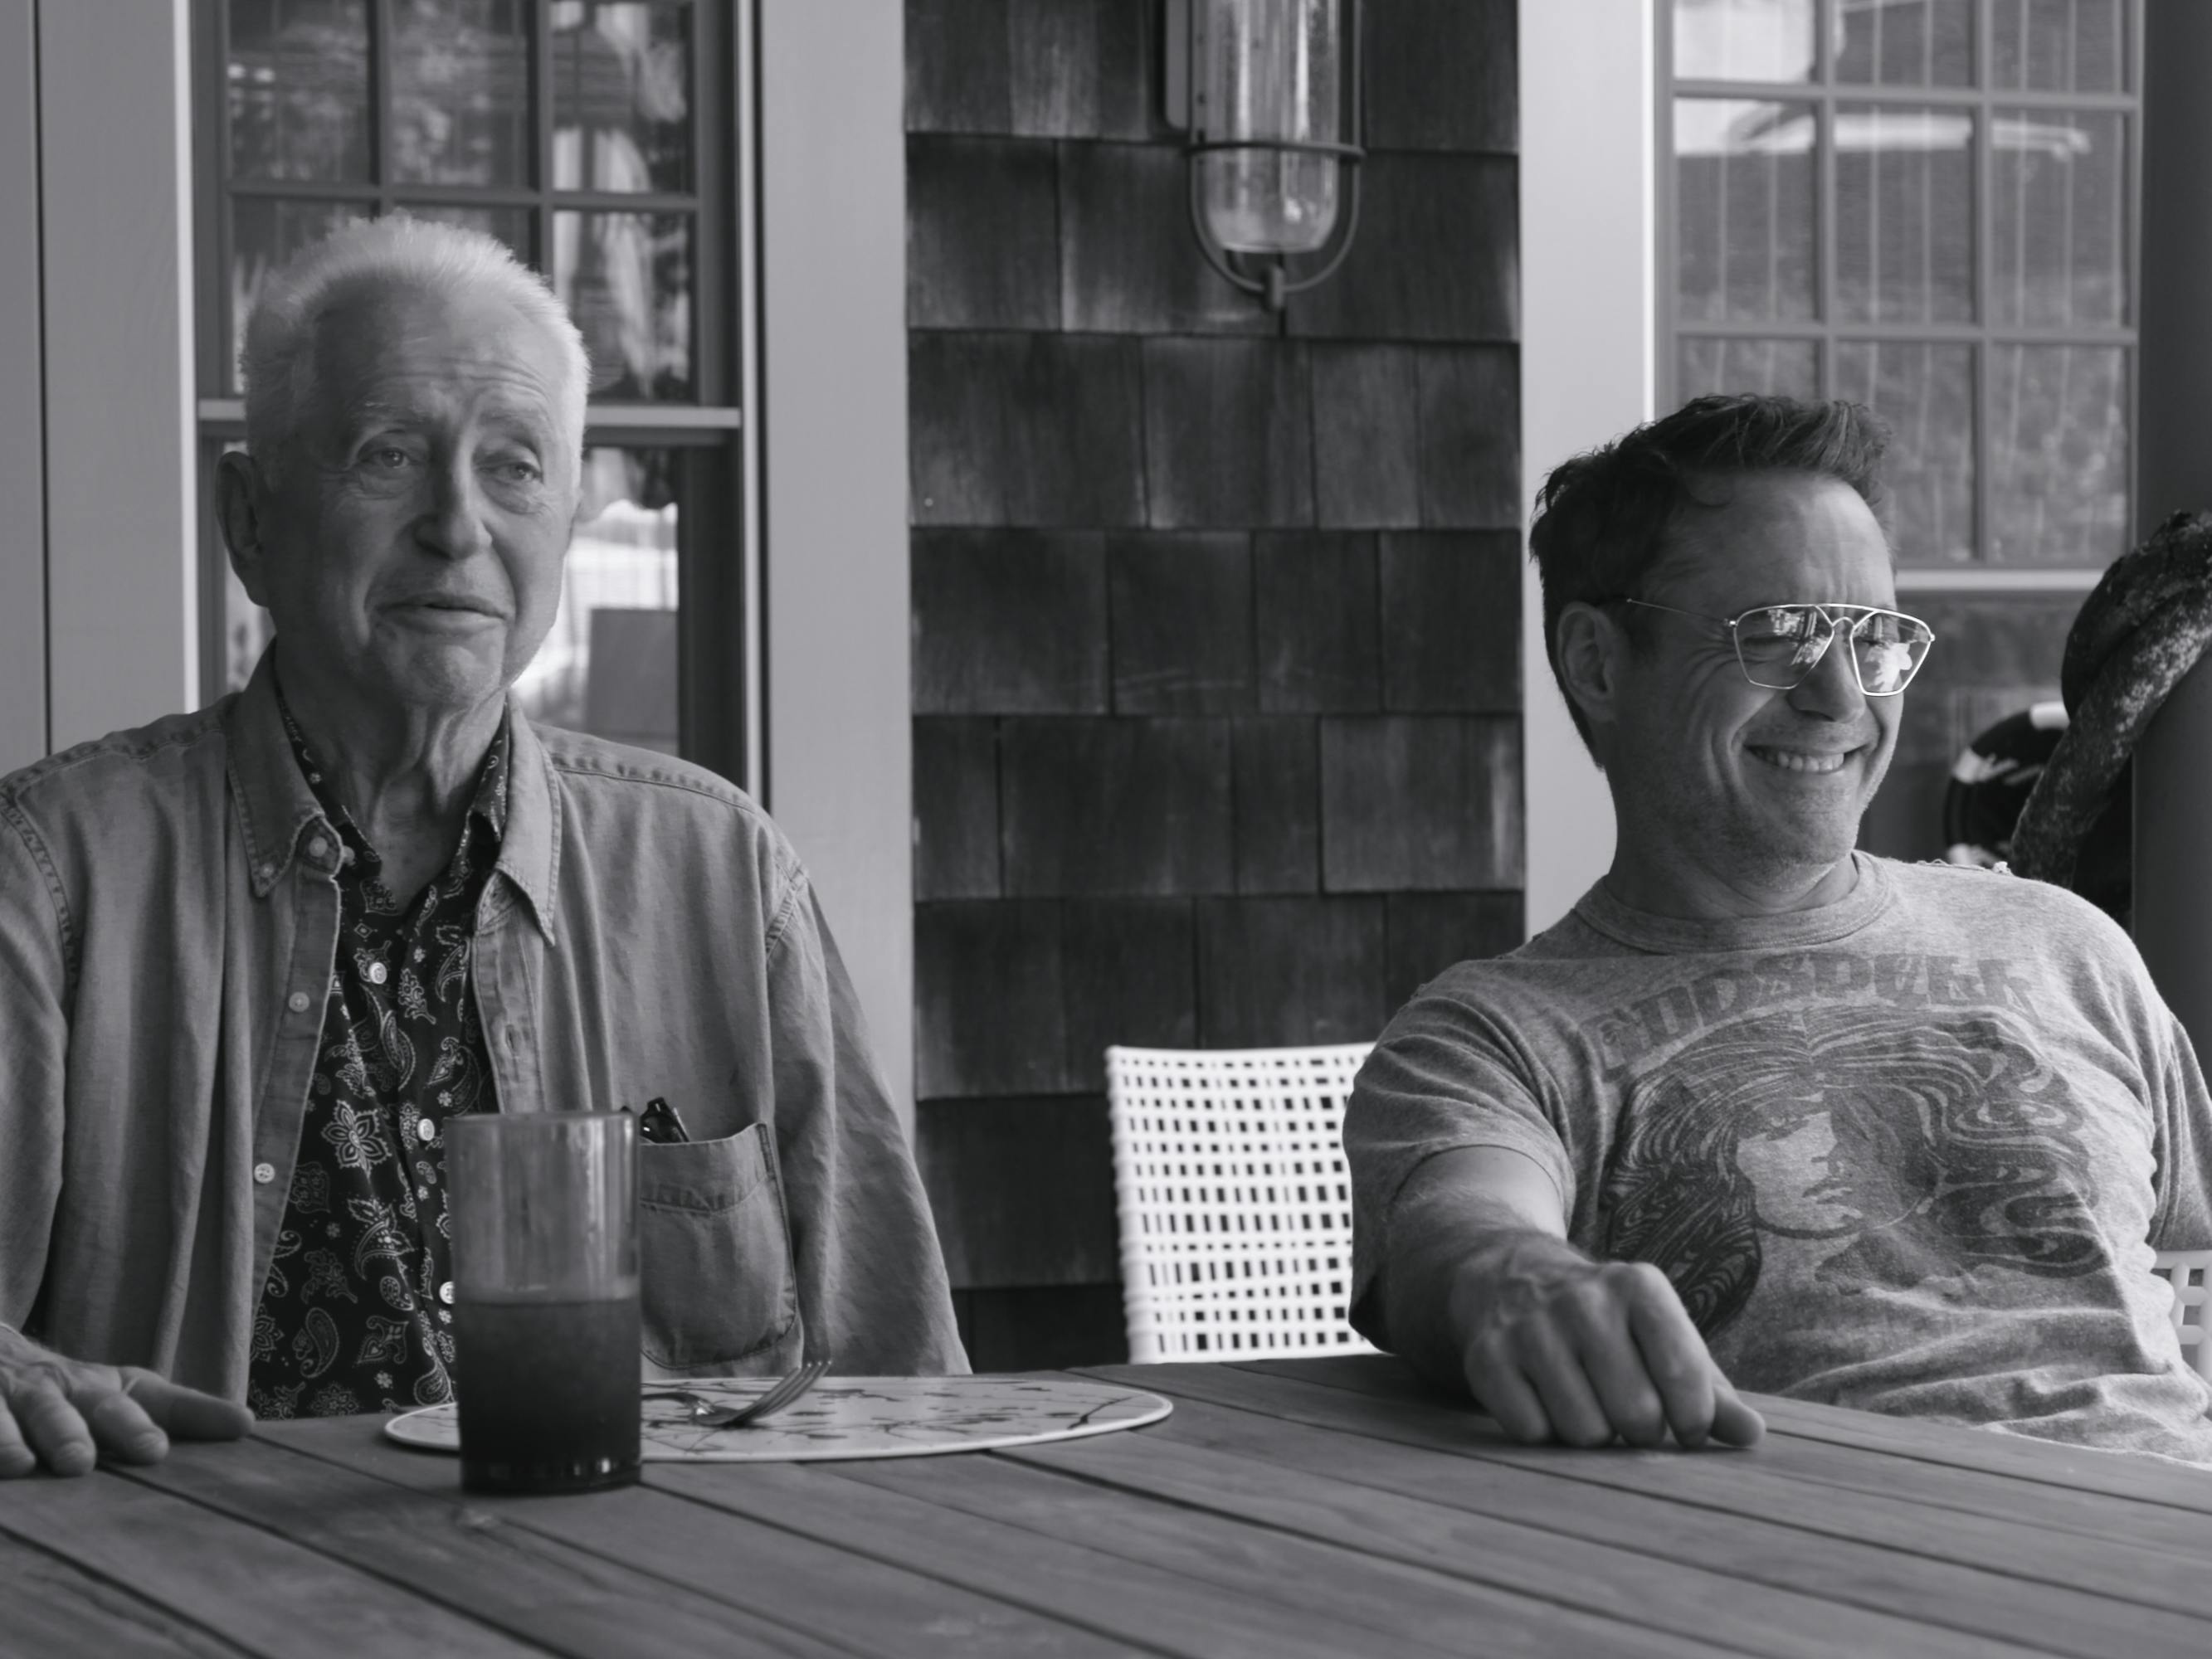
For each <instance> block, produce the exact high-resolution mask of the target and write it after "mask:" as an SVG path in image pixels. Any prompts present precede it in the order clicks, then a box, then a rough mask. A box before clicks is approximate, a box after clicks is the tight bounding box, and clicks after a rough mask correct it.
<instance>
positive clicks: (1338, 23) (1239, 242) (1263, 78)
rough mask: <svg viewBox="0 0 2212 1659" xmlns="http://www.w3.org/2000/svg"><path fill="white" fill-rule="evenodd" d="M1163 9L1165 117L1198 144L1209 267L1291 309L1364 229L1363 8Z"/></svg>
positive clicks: (1287, 0) (1285, 2) (1199, 203)
mask: <svg viewBox="0 0 2212 1659" xmlns="http://www.w3.org/2000/svg"><path fill="white" fill-rule="evenodd" d="M1166 7H1167V15H1166V27H1165V29H1164V32H1163V33H1164V44H1165V46H1166V57H1167V63H1166V76H1165V92H1166V100H1165V101H1166V105H1167V110H1166V119H1167V123H1168V125H1170V126H1171V127H1174V128H1176V129H1177V130H1179V131H1182V133H1184V134H1185V135H1186V137H1187V140H1188V142H1187V143H1185V144H1184V146H1183V154H1184V155H1186V156H1187V157H1188V159H1189V166H1190V222H1191V228H1192V230H1193V231H1194V233H1195V234H1197V237H1198V245H1199V247H1200V249H1201V250H1202V251H1203V252H1205V254H1206V263H1207V264H1210V265H1212V267H1213V268H1214V270H1218V272H1220V273H1221V275H1222V276H1224V277H1225V278H1226V279H1227V280H1228V281H1230V282H1231V283H1235V284H1236V285H1237V287H1238V288H1241V289H1243V290H1244V291H1245V292H1246V293H1248V294H1255V295H1259V296H1260V297H1261V299H1262V300H1264V301H1266V302H1267V308H1268V309H1269V310H1270V311H1280V310H1281V309H1282V308H1283V304H1284V301H1286V300H1287V299H1288V298H1289V297H1290V296H1291V295H1293V294H1296V293H1297V292H1299V291H1300V290H1301V289H1309V288H1311V287H1313V286H1314V284H1315V283H1320V282H1322V281H1324V280H1326V279H1327V278H1328V276H1329V274H1330V273H1331V272H1332V271H1334V270H1335V269H1336V268H1337V266H1339V265H1340V264H1343V263H1344V256H1345V255H1346V253H1347V252H1350V251H1351V247H1352V237H1353V235H1354V234H1357V232H1358V228H1359V162H1360V161H1362V160H1363V159H1364V156H1365V155H1366V151H1365V150H1364V149H1362V148H1361V144H1362V141H1363V140H1364V137H1365V128H1364V118H1363V112H1362V109H1361V99H1360V76H1359V42H1360V29H1359V21H1360V20H1359V11H1360V0H1166ZM1294 257H1296V258H1303V259H1304V260H1306V261H1308V263H1307V264H1305V266H1304V269H1303V270H1298V271H1295V272H1294V271H1293V270H1292V269H1291V264H1290V262H1291V259H1292V258H1294Z"/></svg>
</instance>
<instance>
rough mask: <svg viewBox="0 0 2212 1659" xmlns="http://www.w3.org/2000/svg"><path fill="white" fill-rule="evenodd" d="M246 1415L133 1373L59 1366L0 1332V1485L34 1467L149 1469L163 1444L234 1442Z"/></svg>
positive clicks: (247, 1423)
mask: <svg viewBox="0 0 2212 1659" xmlns="http://www.w3.org/2000/svg"><path fill="white" fill-rule="evenodd" d="M252 1426H253V1413H251V1412H249V1411H247V1410H246V1407H243V1406H241V1405H239V1404H237V1403H236V1402H234V1401H228V1400H218V1399H216V1397H215V1396H214V1395H210V1394H202V1393H200V1392H199V1391H198V1390H197V1389H186V1388H180V1387H179V1386H178V1385H177V1384H176V1383H170V1382H167V1381H165V1380H164V1379H163V1378H162V1377H161V1376H159V1375H157V1374H156V1373H155V1372H153V1371H149V1370H143V1368H141V1367H139V1366H137V1365H123V1366H116V1365H94V1364H87V1363H86V1362H84V1361H82V1360H77V1359H68V1358H64V1357H63V1356H62V1355H60V1354H58V1353H56V1352H53V1350H52V1349H51V1348H42V1347H40V1346H39V1345H38V1344H37V1343H35V1342H33V1341H32V1340H31V1339H30V1338H28V1337H27V1336H25V1335H24V1334H22V1333H21V1332H20V1331H16V1330H14V1329H11V1328H9V1327H7V1326H4V1325H0V1480H7V1479H12V1478H13V1477H15V1476H17V1475H24V1474H30V1473H31V1472H32V1470H33V1469H35V1468H39V1467H40V1465H41V1464H43V1465H45V1467H46V1468H49V1469H51V1470H52V1471H53V1473H55V1474H84V1473H85V1472H86V1471H87V1470H88V1469H90V1468H92V1466H93V1465H94V1462H112V1463H152V1462H159V1461H160V1459H161V1455H163V1454H164V1453H165V1452H167V1450H168V1449H169V1440H170V1437H172V1436H174V1437H176V1438H178V1439H179V1440H235V1439H237V1438H238V1437H240V1436H241V1435H243V1434H245V1433H246V1431H248V1430H250V1429H251V1428H252Z"/></svg>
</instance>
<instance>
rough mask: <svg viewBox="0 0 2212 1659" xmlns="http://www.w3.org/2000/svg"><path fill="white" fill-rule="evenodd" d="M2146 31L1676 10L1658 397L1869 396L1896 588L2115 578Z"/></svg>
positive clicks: (1795, 4) (1701, 7) (2072, 18)
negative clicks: (1993, 579)
mask: <svg viewBox="0 0 2212 1659" xmlns="http://www.w3.org/2000/svg"><path fill="white" fill-rule="evenodd" d="M2138 18H2139V3H2138V0H1786V3H1785V0H1673V4H1672V8H1671V26H1670V27H1668V29H1667V31H1666V32H1665V33H1664V35H1663V36H1662V38H1663V39H1664V40H1667V41H1668V43H1669V44H1670V46H1671V50H1672V53H1673V57H1672V61H1671V63H1670V64H1668V70H1667V81H1666V84H1665V85H1664V86H1663V87H1662V88H1661V90H1662V94H1663V95H1664V96H1665V97H1666V98H1667V99H1668V107H1670V108H1671V110H1672V112H1673V119H1672V123H1671V129H1672V143H1673V146H1674V153H1673V155H1672V156H1671V157H1670V158H1669V161H1668V166H1667V167H1665V168H1664V169H1662V179H1663V180H1664V181H1665V183H1666V186H1667V188H1666V189H1665V191H1663V196H1664V200H1663V201H1662V212H1661V216H1660V235H1661V240H1662V246H1661V250H1660V252H1661V255H1662V260H1661V269H1662V270H1668V271H1670V272H1671V273H1672V281H1671V284H1670V287H1669V289H1668V292H1667V293H1666V295H1664V297H1663V299H1662V314H1661V319H1660V321H1661V326H1662V337H1663V339H1664V349H1662V357H1661V361H1662V363H1663V364H1664V365H1665V366H1666V370H1667V372H1668V373H1669V374H1671V375H1672V376H1673V384H1672V386H1671V387H1670V388H1669V390H1670V392H1671V394H1672V395H1671V398H1670V402H1672V403H1680V402H1682V401H1685V400H1686V399H1688V398H1693V397H1698V396H1702V395H1705V394H1707V393H1711V392H1732V391H1735V392H1796V393H1801V394H1811V395H1815V396H1823V397H1840V398H1853V399H1856V400H1857V401H1861V402H1863V403H1865V404H1868V405H1869V406H1870V407H1871V408H1873V409H1874V410H1875V412H1876V413H1878V414H1880V415H1881V416H1882V417H1883V418H1884V420H1885V421H1886V422H1887V423H1888V425H1889V427H1890V429H1891V432H1892V435H1893V445H1892V448H1891V451H1890V456H1889V464H1888V465H1889V475H1890V494H1891V502H1890V509H1889V511H1890V520H1889V523H1890V530H1891V532H1892V535H1893V538H1894V540H1895V543H1896V547H1897V551H1898V556H1899V561H1900V562H1901V564H1902V565H1903V566H1905V568H1907V569H1908V570H1909V569H1911V568H1915V567H1921V568H1957V567H1961V566H1978V567H1984V568H1986V569H1987V570H1989V571H1990V572H1991V573H2000V572H2002V571H2004V570H2006V569H2011V568H2021V569H2027V568H2037V569H2040V570H2046V571H2047V570H2050V569H2054V568H2057V569H2064V570H2070V571H2076V572H2081V573H2090V572H2093V571H2095V570H2096V569H2098V568H2101V567H2102V566H2104V565H2105V564H2106V563H2108V562H2111V560H2112V559H2113V558H2114V557H2115V556H2118V554H2119V553H2120V552H2121V551H2122V550H2124V548H2125V547H2126V545H2127V542H2128V538H2129V536H2130V533H2131V523H2130V520H2131V516H2132V501H2131V498H2130V490H2131V484H2130V477H2131V459H2130V458H2131V446H2130V424H2131V422H2132V418H2133V404H2132V397H2133V390H2132V389H2133V386H2134V358H2135V351H2136V335H2135V323H2136V308H2135V284H2136V272H2135V270H2134V269H2133V266H2132V262H2131V261H2132V253H2131V240H2130V239H2131V234H2132V224H2133V213H2134V204H2135V202H2136V195H2137V191H2138V182H2137V179H2136V167H2137V163H2136V137H2137V135H2136V126H2137V124H2138V122H2139V121H2140V120H2141V118H2142V111H2141V104H2140V99H2139V97H2138V95H2137V93H2136V87H2137V84H2138V81H2139V76H2138V74H2137V72H2136V67H2135V59H2134V56H2133V54H2134V53H2135V52H2136V51H2137V50H2139V44H2138V41H2137V39H2136V37H2137V33H2138ZM2046 585H2047V584H2046ZM2083 585H2084V586H2086V585H2087V583H2086V580H2085V582H2084V584H2083Z"/></svg>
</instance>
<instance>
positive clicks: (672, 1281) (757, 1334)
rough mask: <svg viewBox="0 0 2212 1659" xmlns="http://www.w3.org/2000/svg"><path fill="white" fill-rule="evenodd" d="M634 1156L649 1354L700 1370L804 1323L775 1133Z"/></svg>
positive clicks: (765, 1130)
mask: <svg viewBox="0 0 2212 1659" xmlns="http://www.w3.org/2000/svg"><path fill="white" fill-rule="evenodd" d="M637 1150H638V1182H637V1244H638V1265H639V1269H640V1273H639V1277H640V1279H641V1281H642V1282H641V1286H640V1290H641V1301H642V1302H643V1304H644V1316H645V1345H644V1346H645V1357H646V1358H647V1359H649V1360H651V1361H652V1362H653V1364H656V1365H659V1366H662V1367H665V1368H666V1369H668V1370H700V1369H702V1368H704V1367H709V1366H715V1365H729V1364H737V1363H738V1362H740V1361H743V1360H744V1359H745V1358H748V1357H750V1356H751V1355H754V1354H757V1353H759V1352H762V1351H763V1350H764V1349H768V1348H772V1347H774V1346H775V1344H776V1343H777V1342H778V1341H780V1340H781V1339H782V1338H783V1336H784V1335H785V1334H787V1332H788V1331H789V1330H790V1329H791V1327H792V1322H793V1321H794V1320H796V1319H797V1318H798V1316H799V1291H798V1286H797V1285H796V1284H795V1283H794V1281H793V1273H792V1263H791V1229H790V1225H789V1223H788V1222H787V1218H786V1217H785V1214H784V1206H783V1182H782V1179H781V1176H780V1175H779V1174H778V1172H777V1170H776V1159H775V1133H774V1132H773V1131H772V1130H771V1129H770V1128H769V1126H768V1125H767V1124H765V1123H756V1124H753V1125H752V1126H751V1127H749V1128H746V1129H744V1130H743V1131H741V1132H740V1133H737V1134H734V1135H730V1136H727V1137H726V1138H725V1139H720V1140H698V1141H678V1142H676V1143H673V1144H670V1145H659V1146H656V1145H654V1144H653V1143H652V1142H650V1141H641V1142H640V1143H639V1144H638V1149H637Z"/></svg>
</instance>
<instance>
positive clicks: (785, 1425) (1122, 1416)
mask: <svg viewBox="0 0 2212 1659" xmlns="http://www.w3.org/2000/svg"><path fill="white" fill-rule="evenodd" d="M774 1385H775V1378H774V1377H767V1376H747V1377H703V1378H702V1377H685V1378H683V1379H682V1380H680V1381H672V1382H666V1383H647V1384H645V1388H646V1389H647V1390H648V1391H651V1392H655V1393H659V1392H665V1391H666V1390H669V1389H690V1391H691V1392H692V1393H693V1394H696V1395H703V1396H705V1397H706V1398H707V1399H709V1400H712V1401H715V1402H716V1403H717V1404H721V1403H725V1402H726V1403H728V1404H730V1405H733V1406H736V1405H743V1404H744V1402H745V1401H749V1400H753V1399H757V1398H758V1397H759V1396H760V1395H762V1394H763V1393H765V1392H766V1391H767V1390H768V1389H770V1388H771V1387H773V1386H774ZM639 1409H640V1411H641V1413H642V1414H643V1436H642V1439H643V1447H642V1449H643V1454H644V1457H645V1461H646V1462H648V1463H656V1462H657V1463H670V1462H677V1463H683V1462H698V1463H807V1462H830V1461H834V1460H836V1459H839V1458H860V1457H925V1456H927V1455H930V1454H932V1453H934V1452H958V1451H988V1450H991V1449H994V1448H996V1447H1000V1446H1035V1445H1039V1444H1042V1443H1044V1442H1047V1441H1052V1440H1077V1439H1081V1438H1082V1437H1085V1436H1086V1435H1094V1434H1111V1433H1113V1432H1114V1431H1116V1430H1118V1429H1134V1428H1139V1427H1142V1426H1143V1425H1145V1424H1147V1423H1157V1422H1158V1421H1159V1420H1160V1419H1162V1418H1164V1417H1165V1416H1166V1415H1167V1414H1168V1413H1169V1412H1170V1410H1172V1409H1173V1407H1170V1405H1169V1404H1168V1402H1167V1401H1164V1400H1163V1399H1161V1398H1160V1397H1159V1395H1156V1394H1146V1393H1145V1392H1144V1391H1143V1390H1142V1389H1124V1388H1117V1387H1115V1385H1114V1384H1112V1383H1079V1382H1072V1381H1066V1380H1063V1379H1061V1378H1059V1377H1034V1376H830V1377H824V1378H823V1380H822V1381H821V1382H819V1383H816V1384H815V1385H814V1389H813V1392H812V1393H811V1394H809V1395H806V1396H805V1398H804V1399H802V1400H801V1401H799V1403H798V1404H797V1405H795V1406H790V1407H786V1408H785V1409H784V1410H782V1411H781V1412H779V1413H776V1414H775V1416H774V1417H771V1418H769V1419H768V1421H767V1422H765V1423H762V1424H759V1425H756V1426H754V1427H750V1428H743V1429H702V1428H699V1427H697V1426H696V1425H694V1424H692V1423H691V1422H690V1421H689V1420H687V1419H686V1418H685V1416H684V1410H685V1408H684V1405H683V1403H682V1402H681V1401H673V1400H647V1401H641V1402H640V1406H639ZM454 1412H455V1408H454V1407H453V1406H452V1405H450V1404H448V1405H444V1406H428V1407H424V1408H423V1409H422V1410H421V1411H415V1412H409V1413H406V1414H405V1415H404V1416H403V1417H395V1418H392V1419H391V1420H390V1421H388V1422H387V1423H386V1424H385V1425H384V1431H385V1433H386V1434H387V1435H389V1436H391V1437H392V1439H394V1440H397V1441H398V1442H399V1443H400V1444H402V1445H404V1446H420V1447H422V1448H424V1449H428V1450H431V1451H442V1452H458V1451H459V1450H460V1449H461V1431H460V1425H459V1421H458V1419H456V1417H455V1415H454Z"/></svg>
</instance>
